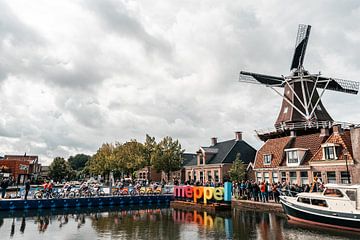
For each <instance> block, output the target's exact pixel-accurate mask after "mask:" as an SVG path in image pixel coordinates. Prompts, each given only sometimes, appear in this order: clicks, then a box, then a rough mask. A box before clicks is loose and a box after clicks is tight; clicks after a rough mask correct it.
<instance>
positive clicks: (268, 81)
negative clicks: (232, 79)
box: [239, 71, 284, 87]
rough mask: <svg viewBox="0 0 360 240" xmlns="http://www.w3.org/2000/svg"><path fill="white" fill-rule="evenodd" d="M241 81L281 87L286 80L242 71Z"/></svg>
mask: <svg viewBox="0 0 360 240" xmlns="http://www.w3.org/2000/svg"><path fill="white" fill-rule="evenodd" d="M239 81H241V82H247V83H255V84H265V85H266V86H273V85H278V87H281V85H282V84H283V81H284V79H283V78H281V77H274V76H270V75H264V74H259V73H252V72H245V71H241V72H240V77H239Z"/></svg>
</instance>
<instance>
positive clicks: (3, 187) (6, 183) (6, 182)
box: [1, 178, 9, 198]
mask: <svg viewBox="0 0 360 240" xmlns="http://www.w3.org/2000/svg"><path fill="white" fill-rule="evenodd" d="M8 187H9V180H8V179H7V178H4V179H3V180H2V182H1V198H5V195H6V189H7V188H8Z"/></svg>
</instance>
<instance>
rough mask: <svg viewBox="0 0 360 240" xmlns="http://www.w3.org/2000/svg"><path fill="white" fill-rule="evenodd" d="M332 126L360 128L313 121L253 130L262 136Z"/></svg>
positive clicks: (355, 125) (338, 123)
mask: <svg viewBox="0 0 360 240" xmlns="http://www.w3.org/2000/svg"><path fill="white" fill-rule="evenodd" d="M334 125H340V126H341V128H343V129H349V128H350V126H354V127H360V124H353V123H348V122H332V121H313V122H297V123H282V124H275V128H267V129H259V130H255V133H256V134H257V135H263V134H271V133H276V132H283V131H286V130H300V129H305V130H306V129H320V128H331V127H333V126H334Z"/></svg>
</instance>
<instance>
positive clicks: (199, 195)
mask: <svg viewBox="0 0 360 240" xmlns="http://www.w3.org/2000/svg"><path fill="white" fill-rule="evenodd" d="M193 189H194V203H196V202H197V199H198V198H202V196H203V192H204V188H203V187H194V188H193Z"/></svg>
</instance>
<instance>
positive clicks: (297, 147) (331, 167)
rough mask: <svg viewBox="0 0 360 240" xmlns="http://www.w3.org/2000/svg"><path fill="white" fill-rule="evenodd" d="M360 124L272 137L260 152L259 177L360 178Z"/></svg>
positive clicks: (356, 180) (295, 180)
mask: <svg viewBox="0 0 360 240" xmlns="http://www.w3.org/2000/svg"><path fill="white" fill-rule="evenodd" d="M359 142H360V128H359V127H354V126H352V127H350V128H349V129H342V128H341V126H340V125H334V126H333V127H332V128H331V129H321V131H320V132H318V133H311V134H305V135H301V136H295V135H294V134H292V135H290V136H285V137H280V138H274V139H268V140H267V141H266V142H265V144H264V145H263V146H262V147H261V148H260V149H259V151H258V152H257V155H256V159H255V164H254V171H255V177H256V180H257V181H268V182H283V181H286V182H289V183H296V184H299V185H302V184H308V183H311V182H312V181H313V178H314V176H317V177H318V178H320V180H321V181H323V182H325V183H348V172H349V174H350V179H351V183H359V182H360V176H359V172H360V166H359V161H360V158H359V157H360V147H359V145H358V143H359Z"/></svg>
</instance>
